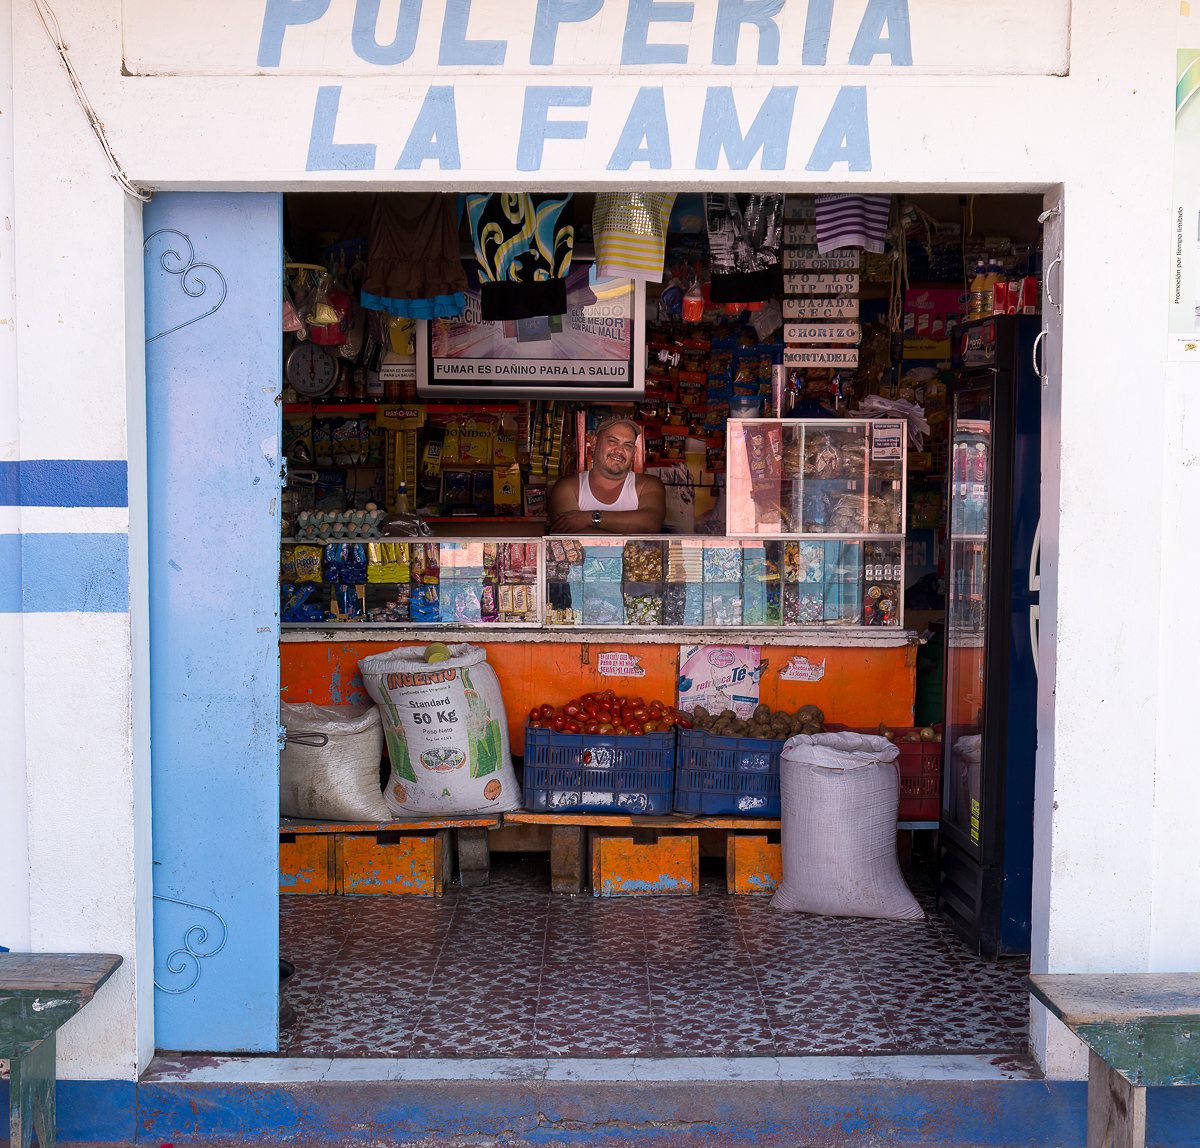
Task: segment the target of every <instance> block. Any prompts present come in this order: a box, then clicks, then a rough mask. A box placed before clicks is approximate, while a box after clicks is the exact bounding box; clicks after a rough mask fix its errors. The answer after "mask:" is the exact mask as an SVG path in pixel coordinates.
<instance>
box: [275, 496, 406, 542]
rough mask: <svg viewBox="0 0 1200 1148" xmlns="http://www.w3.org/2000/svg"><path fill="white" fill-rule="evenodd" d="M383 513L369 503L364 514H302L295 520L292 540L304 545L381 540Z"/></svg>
mask: <svg viewBox="0 0 1200 1148" xmlns="http://www.w3.org/2000/svg"><path fill="white" fill-rule="evenodd" d="M386 516H387V511H385V510H380V509H379V508H378V507H377V506H376V505H375V504H374V503H373V502H369V503H367V507H366V509H365V510H341V511H339V510H303V511H301V512H300V514H299V515H297V517H296V531H295V536H296V539H297V540H298V541H304V542H341V541H344V540H345V539H347V538H381V537H382V536H383V534H382V531H381V529H380V524H381V523H382V522H383V520H384V518H385V517H386Z"/></svg>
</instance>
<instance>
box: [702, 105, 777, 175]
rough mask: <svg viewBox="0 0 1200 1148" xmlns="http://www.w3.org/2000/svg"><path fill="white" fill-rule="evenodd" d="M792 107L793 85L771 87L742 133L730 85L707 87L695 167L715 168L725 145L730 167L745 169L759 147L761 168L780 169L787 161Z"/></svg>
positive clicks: (706, 169) (703, 168) (708, 169)
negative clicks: (752, 119)
mask: <svg viewBox="0 0 1200 1148" xmlns="http://www.w3.org/2000/svg"><path fill="white" fill-rule="evenodd" d="M795 107H796V88H795V86H792V87H786V88H783V87H773V88H772V89H771V90H770V91H769V92H768V93H767V98H766V99H765V100H763V102H762V107H760V108H759V109H758V115H756V116H755V117H754V122H753V123H752V124H751V125H750V127H749V128H748V129H747V130H746V134H745V136H744V137H743V135H742V130H741V125H740V124H739V122H738V114H737V106H736V105H735V104H734V102H733V88H709V89H708V92H707V94H706V95H705V97H704V114H703V116H702V117H701V120H700V144H699V146H698V147H697V148H696V167H697V168H700V169H702V170H705V171H713V170H715V169H716V166H717V161H718V160H719V159H720V158H721V149H722V148H724V149H725V158H726V159H727V160H728V161H729V167H730V169H731V170H732V171H745V170H746V169H747V168H748V167H749V166H750V161H751V160H752V159H753V158H754V157H755V156H756V155H757V154H758V152H759V150H760V149H761V151H762V162H761V163H760V165H759V167H760V169H761V170H762V171H782V170H783V168H784V167H785V165H786V164H787V150H788V136H789V135H790V134H791V131H792V113H793V111H794V110H795Z"/></svg>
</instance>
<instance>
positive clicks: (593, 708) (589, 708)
mask: <svg viewBox="0 0 1200 1148" xmlns="http://www.w3.org/2000/svg"><path fill="white" fill-rule="evenodd" d="M583 708H584V710H585V712H586V713H587V715H588V717H593V718H594V717H595V716H596V715H597V714H598V713H599V712H600V705H599V703H598V702H587V703H586V704H585V705H584V707H583Z"/></svg>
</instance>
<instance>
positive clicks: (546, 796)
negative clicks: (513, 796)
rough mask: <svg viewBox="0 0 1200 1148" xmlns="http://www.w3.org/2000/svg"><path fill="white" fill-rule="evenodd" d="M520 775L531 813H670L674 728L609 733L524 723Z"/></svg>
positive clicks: (673, 773)
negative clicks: (522, 773)
mask: <svg viewBox="0 0 1200 1148" xmlns="http://www.w3.org/2000/svg"><path fill="white" fill-rule="evenodd" d="M524 781H525V784H524V805H525V808H526V809H528V810H529V811H530V812H532V813H566V812H571V813H646V814H656V815H662V814H664V813H670V812H671V794H672V791H673V788H674V782H675V731H674V730H668V731H667V732H666V733H649V734H642V735H638V736H634V735H630V736H628V737H614V736H613V735H611V734H587V733H582V734H581V733H555V731H554V730H552V729H534V728H532V727H530V726H526V727H525V779H524Z"/></svg>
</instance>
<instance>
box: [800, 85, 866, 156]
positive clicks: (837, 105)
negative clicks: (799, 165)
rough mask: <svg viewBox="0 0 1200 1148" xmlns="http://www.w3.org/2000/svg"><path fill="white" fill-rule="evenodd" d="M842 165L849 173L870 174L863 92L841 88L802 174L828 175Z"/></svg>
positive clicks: (864, 94) (851, 88)
mask: <svg viewBox="0 0 1200 1148" xmlns="http://www.w3.org/2000/svg"><path fill="white" fill-rule="evenodd" d="M835 163H846V164H848V165H849V170H850V171H870V170H871V137H870V133H869V132H868V131H867V89H866V88H860V87H844V88H842V89H841V90H840V91H839V92H838V94H837V98H836V99H835V100H834V101H833V107H832V108H830V109H829V115H828V117H827V118H826V120H825V126H824V127H823V128H822V129H821V134H820V135H819V136H818V137H817V142H816V144H815V145H814V147H813V150H812V155H811V156H809V159H808V163H806V164H805V165H804V170H805V171H828V170H829V169H830V168H831V167H833V165H834V164H835Z"/></svg>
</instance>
